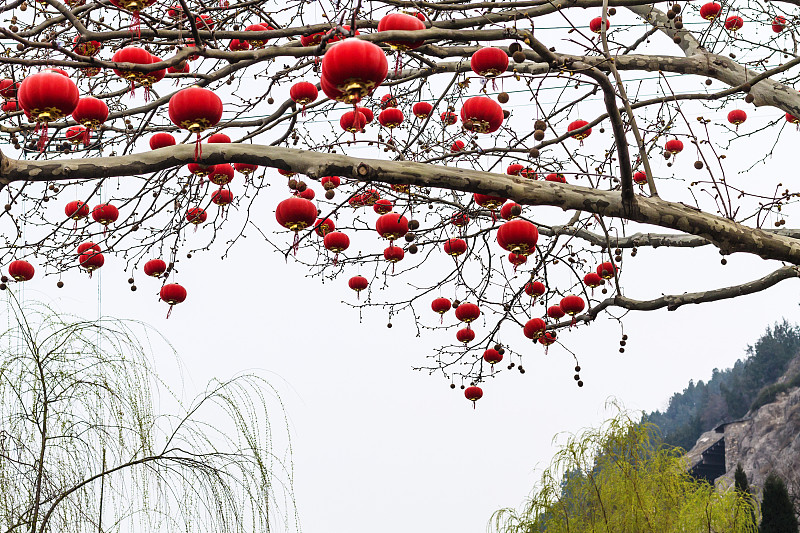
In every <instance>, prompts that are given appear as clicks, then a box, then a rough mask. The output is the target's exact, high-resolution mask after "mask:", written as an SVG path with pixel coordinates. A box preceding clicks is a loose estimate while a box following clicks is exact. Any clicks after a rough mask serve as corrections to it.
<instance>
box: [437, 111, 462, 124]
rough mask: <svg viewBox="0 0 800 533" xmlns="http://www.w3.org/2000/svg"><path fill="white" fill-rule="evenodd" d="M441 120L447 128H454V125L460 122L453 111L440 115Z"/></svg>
mask: <svg viewBox="0 0 800 533" xmlns="http://www.w3.org/2000/svg"><path fill="white" fill-rule="evenodd" d="M440 118H441V119H442V122H443V123H444V126H445V127H447V126H452V125H453V124H455V123H456V122H458V115H456V114H455V113H453V112H452V111H445V112H444V113H442V114H441V115H440Z"/></svg>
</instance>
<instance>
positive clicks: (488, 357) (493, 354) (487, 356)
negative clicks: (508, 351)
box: [483, 348, 503, 366]
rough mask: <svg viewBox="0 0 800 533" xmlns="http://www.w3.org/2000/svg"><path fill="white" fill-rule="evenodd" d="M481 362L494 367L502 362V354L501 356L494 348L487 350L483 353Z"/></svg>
mask: <svg viewBox="0 0 800 533" xmlns="http://www.w3.org/2000/svg"><path fill="white" fill-rule="evenodd" d="M483 360H484V361H486V362H487V363H489V364H490V365H492V366H494V365H496V364H497V363H499V362H500V361H502V360H503V354H501V353H500V352H498V351H497V350H495V349H494V348H489V349H488V350H486V351H484V352H483Z"/></svg>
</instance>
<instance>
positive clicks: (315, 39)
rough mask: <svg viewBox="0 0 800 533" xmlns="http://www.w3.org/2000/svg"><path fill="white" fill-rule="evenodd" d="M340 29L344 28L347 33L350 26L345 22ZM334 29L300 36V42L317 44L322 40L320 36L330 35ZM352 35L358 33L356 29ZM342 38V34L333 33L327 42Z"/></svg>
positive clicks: (308, 44) (304, 44) (310, 44)
mask: <svg viewBox="0 0 800 533" xmlns="http://www.w3.org/2000/svg"><path fill="white" fill-rule="evenodd" d="M342 29H343V30H344V32H345V33H348V34H349V33H350V26H348V25H347V24H345V25H344V26H342ZM334 31H336V30H329V31H328V32H322V31H321V32H318V33H312V34H311V35H303V36H301V37H300V44H302V45H303V46H317V45H319V44H320V43H321V42H322V37H324V36H326V35H330V34H331V33H333V32H334ZM354 35H360V34H359V32H358V30H356V31H355V34H354ZM342 39H344V37H343V36H341V35H334V36H333V37H332V38H330V39H328V40H327V42H328V43H335V42H336V41H341V40H342Z"/></svg>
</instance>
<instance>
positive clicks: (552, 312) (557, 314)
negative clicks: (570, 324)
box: [547, 305, 566, 320]
mask: <svg viewBox="0 0 800 533" xmlns="http://www.w3.org/2000/svg"><path fill="white" fill-rule="evenodd" d="M565 314H566V313H565V312H564V310H563V309H561V306H560V305H551V306H550V307H548V308H547V316H549V317H550V318H552V319H553V320H558V319H560V318H564V315H565Z"/></svg>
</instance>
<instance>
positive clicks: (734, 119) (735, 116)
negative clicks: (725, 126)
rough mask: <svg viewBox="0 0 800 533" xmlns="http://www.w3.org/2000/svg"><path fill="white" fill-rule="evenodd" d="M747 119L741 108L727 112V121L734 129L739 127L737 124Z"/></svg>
mask: <svg viewBox="0 0 800 533" xmlns="http://www.w3.org/2000/svg"><path fill="white" fill-rule="evenodd" d="M745 120H747V113H745V112H744V111H743V110H741V109H734V110H733V111H731V112H730V113H728V122H730V123H731V124H733V125H734V126H736V129H737V130H738V129H739V124H741V123H743V122H744V121H745Z"/></svg>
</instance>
